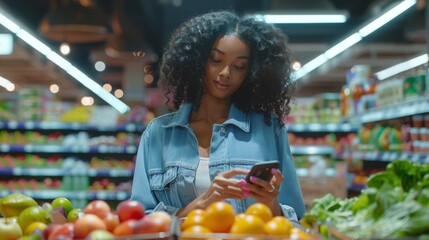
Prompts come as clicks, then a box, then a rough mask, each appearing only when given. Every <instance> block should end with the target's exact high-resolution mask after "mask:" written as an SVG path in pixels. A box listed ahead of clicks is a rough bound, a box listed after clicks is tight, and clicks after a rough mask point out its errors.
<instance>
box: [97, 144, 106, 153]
mask: <svg viewBox="0 0 429 240" xmlns="http://www.w3.org/2000/svg"><path fill="white" fill-rule="evenodd" d="M98 151H99V152H100V153H107V151H108V148H107V146H106V145H100V146H98Z"/></svg>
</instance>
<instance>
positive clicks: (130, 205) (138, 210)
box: [116, 200, 145, 222]
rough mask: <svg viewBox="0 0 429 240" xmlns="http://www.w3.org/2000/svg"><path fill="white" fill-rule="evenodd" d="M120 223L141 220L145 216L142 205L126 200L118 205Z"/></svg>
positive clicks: (117, 211)
mask: <svg viewBox="0 0 429 240" xmlns="http://www.w3.org/2000/svg"><path fill="white" fill-rule="evenodd" d="M116 213H117V214H118V217H119V221H120V222H124V221H126V220H130V219H135V220H139V219H142V218H143V217H144V216H145V208H144V206H143V204H142V203H140V202H139V201H136V200H125V201H122V202H120V203H119V204H118V206H117V207H116Z"/></svg>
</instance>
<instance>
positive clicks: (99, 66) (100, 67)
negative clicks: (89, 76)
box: [94, 61, 106, 72]
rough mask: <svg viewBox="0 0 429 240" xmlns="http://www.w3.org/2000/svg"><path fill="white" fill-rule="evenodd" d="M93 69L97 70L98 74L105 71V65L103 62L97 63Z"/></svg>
mask: <svg viewBox="0 0 429 240" xmlns="http://www.w3.org/2000/svg"><path fill="white" fill-rule="evenodd" d="M94 68H95V70H97V71H98V72H102V71H104V70H106V64H105V63H104V62H103V61H97V62H96V63H95V64H94Z"/></svg>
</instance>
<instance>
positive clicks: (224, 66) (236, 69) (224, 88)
mask: <svg viewBox="0 0 429 240" xmlns="http://www.w3.org/2000/svg"><path fill="white" fill-rule="evenodd" d="M249 57H250V50H249V48H248V47H247V45H246V44H245V43H244V42H243V41H242V40H240V39H239V38H238V37H237V36H236V35H225V36H223V37H221V38H219V39H218V40H217V41H216V42H215V43H214V45H213V47H212V49H211V52H210V57H209V59H208V60H207V63H206V67H205V73H204V84H205V88H206V94H209V95H211V96H213V97H215V98H219V99H230V98H231V96H232V94H233V93H234V92H235V91H237V89H238V88H239V87H240V86H241V84H242V83H243V81H244V79H245V78H246V75H247V72H248V68H249Z"/></svg>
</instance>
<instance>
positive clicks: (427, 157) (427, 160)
mask: <svg viewBox="0 0 429 240" xmlns="http://www.w3.org/2000/svg"><path fill="white" fill-rule="evenodd" d="M424 163H426V164H428V163H429V155H427V156H426V160H425V161H424Z"/></svg>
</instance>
